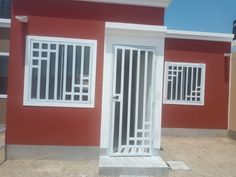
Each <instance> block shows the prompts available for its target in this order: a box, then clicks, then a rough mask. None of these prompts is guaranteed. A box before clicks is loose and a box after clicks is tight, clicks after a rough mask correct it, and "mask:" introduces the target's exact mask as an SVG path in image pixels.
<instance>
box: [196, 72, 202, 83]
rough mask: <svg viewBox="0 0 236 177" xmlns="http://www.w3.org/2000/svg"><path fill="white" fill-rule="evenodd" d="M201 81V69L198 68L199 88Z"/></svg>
mask: <svg viewBox="0 0 236 177" xmlns="http://www.w3.org/2000/svg"><path fill="white" fill-rule="evenodd" d="M201 80H202V68H198V82H197V85H198V86H201Z"/></svg>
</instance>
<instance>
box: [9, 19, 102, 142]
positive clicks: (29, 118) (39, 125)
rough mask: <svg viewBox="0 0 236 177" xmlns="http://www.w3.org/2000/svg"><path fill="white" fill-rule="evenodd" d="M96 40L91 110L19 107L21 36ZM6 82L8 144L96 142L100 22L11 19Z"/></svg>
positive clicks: (21, 84)
mask: <svg viewBox="0 0 236 177" xmlns="http://www.w3.org/2000/svg"><path fill="white" fill-rule="evenodd" d="M26 34H28V35H42V36H60V37H71V38H83V39H96V40H97V41H98V46H97V74H96V95H95V97H96V102H95V108H94V109H82V108H52V107H29V106H23V79H24V51H25V47H24V46H25V35H26ZM11 41H14V43H13V44H12V45H11V49H10V50H11V51H10V52H11V58H10V64H9V65H10V71H9V85H8V95H9V97H8V118H7V130H8V131H7V143H8V144H47V145H86V146H97V145H99V138H100V121H101V120H100V115H101V95H102V66H103V51H104V22H98V21H83V20H70V19H57V18H40V17H29V22H28V25H26V24H24V25H22V24H21V23H19V22H18V21H16V20H14V18H13V22H12V32H11Z"/></svg>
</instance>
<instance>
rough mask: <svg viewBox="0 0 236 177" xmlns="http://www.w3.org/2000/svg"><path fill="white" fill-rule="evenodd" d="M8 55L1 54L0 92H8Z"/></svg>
mask: <svg viewBox="0 0 236 177" xmlns="http://www.w3.org/2000/svg"><path fill="white" fill-rule="evenodd" d="M7 79H8V56H0V94H7Z"/></svg>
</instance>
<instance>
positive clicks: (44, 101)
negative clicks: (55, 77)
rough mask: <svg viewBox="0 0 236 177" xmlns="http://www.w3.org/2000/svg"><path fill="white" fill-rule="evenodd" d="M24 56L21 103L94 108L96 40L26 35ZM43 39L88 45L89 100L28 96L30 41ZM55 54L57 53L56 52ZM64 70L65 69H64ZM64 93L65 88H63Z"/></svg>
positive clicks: (30, 70)
mask: <svg viewBox="0 0 236 177" xmlns="http://www.w3.org/2000/svg"><path fill="white" fill-rule="evenodd" d="M26 39H27V40H26V56H25V77H24V97H23V105H24V106H45V107H78V108H94V106H95V84H96V60H97V40H88V39H75V38H61V37H47V36H27V37H26ZM32 40H37V41H43V42H46V43H47V42H48V43H49V44H50V42H53V43H57V45H59V44H64V45H66V44H68V43H69V44H72V45H76V44H81V45H89V46H90V55H91V57H90V59H91V66H90V68H91V70H90V72H91V73H90V75H91V76H90V79H91V81H90V84H89V88H90V94H89V97H90V99H89V100H90V101H89V102H87V103H85V102H84V103H83V101H76V100H57V99H56V98H54V99H51V100H49V99H32V98H30V93H31V92H30V89H31V73H32V64H31V60H32V59H31V58H30V56H31V50H32V49H31V47H32V46H31V41H32ZM56 55H57V54H56ZM64 72H65V70H64ZM72 75H73V73H72ZM63 94H65V90H63Z"/></svg>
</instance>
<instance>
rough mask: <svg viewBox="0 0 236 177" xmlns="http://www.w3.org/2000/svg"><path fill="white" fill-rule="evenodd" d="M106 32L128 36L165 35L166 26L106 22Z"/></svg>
mask: <svg viewBox="0 0 236 177" xmlns="http://www.w3.org/2000/svg"><path fill="white" fill-rule="evenodd" d="M105 27H106V33H107V34H109V35H129V36H142V37H150V36H152V37H153V36H158V37H164V36H165V35H166V31H167V27H166V26H158V25H140V24H132V23H116V22H106V24H105Z"/></svg>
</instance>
